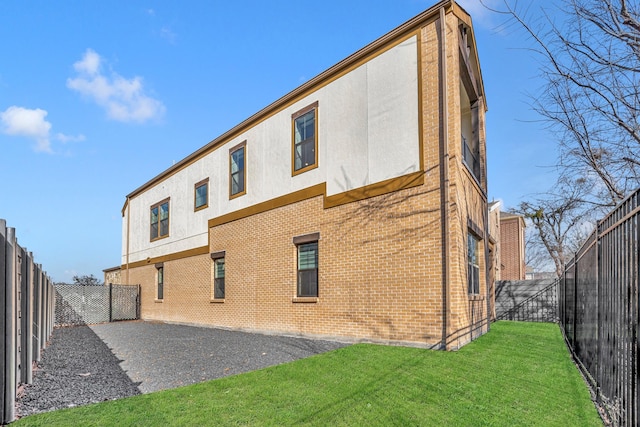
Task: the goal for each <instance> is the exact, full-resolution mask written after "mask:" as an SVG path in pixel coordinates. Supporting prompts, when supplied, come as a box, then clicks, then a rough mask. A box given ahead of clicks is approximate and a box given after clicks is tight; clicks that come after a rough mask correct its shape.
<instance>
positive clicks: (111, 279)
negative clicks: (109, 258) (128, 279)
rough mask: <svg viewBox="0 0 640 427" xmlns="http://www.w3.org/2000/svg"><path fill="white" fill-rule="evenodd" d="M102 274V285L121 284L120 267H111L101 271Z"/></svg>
mask: <svg viewBox="0 0 640 427" xmlns="http://www.w3.org/2000/svg"><path fill="white" fill-rule="evenodd" d="M102 272H103V273H104V284H105V286H106V285H108V284H109V283H113V284H114V285H116V284H121V283H122V281H121V280H122V279H121V274H120V272H121V267H120V266H118V267H112V268H106V269H104V270H102Z"/></svg>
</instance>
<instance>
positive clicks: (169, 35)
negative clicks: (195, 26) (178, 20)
mask: <svg viewBox="0 0 640 427" xmlns="http://www.w3.org/2000/svg"><path fill="white" fill-rule="evenodd" d="M160 37H162V38H163V39H165V40H167V41H168V42H169V43H171V44H176V41H177V40H178V35H177V34H176V33H174V32H173V30H171V28H169V27H162V29H160Z"/></svg>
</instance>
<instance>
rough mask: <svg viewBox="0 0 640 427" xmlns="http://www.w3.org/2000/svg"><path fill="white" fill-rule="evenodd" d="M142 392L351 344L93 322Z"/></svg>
mask: <svg viewBox="0 0 640 427" xmlns="http://www.w3.org/2000/svg"><path fill="white" fill-rule="evenodd" d="M92 329H93V331H94V332H95V333H96V334H97V335H98V336H100V338H101V339H102V340H103V341H104V342H105V343H106V344H107V345H108V346H109V347H110V348H111V350H112V351H113V353H114V354H115V355H116V356H117V357H118V358H119V359H122V364H121V366H122V369H124V370H125V371H126V372H127V374H128V375H129V377H130V378H131V380H132V381H134V382H136V383H138V384H139V386H138V388H139V389H140V391H141V392H142V393H150V392H153V391H158V390H164V389H168V388H175V387H180V386H184V385H188V384H194V383H198V382H202V381H207V380H212V379H215V378H221V377H225V376H229V375H235V374H239V373H242V372H248V371H253V370H256V369H261V368H266V367H267V366H273V365H278V364H281V363H285V362H291V361H293V360H297V359H301V358H304V357H309V356H312V355H314V354H319V353H324V352H326V351H329V350H334V349H336V348H340V347H344V346H345V345H347V344H344V343H338V342H333V341H322V340H312V339H304V338H294V337H283V336H277V335H262V334H254V333H247V332H239V331H228V330H223V329H213V328H200V327H194V326H185V325H176V324H169V323H159V322H118V323H108V324H102V325H96V326H92Z"/></svg>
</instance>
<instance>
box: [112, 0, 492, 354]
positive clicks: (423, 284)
mask: <svg viewBox="0 0 640 427" xmlns="http://www.w3.org/2000/svg"><path fill="white" fill-rule="evenodd" d="M485 111H486V105H485V101H484V88H483V83H482V77H481V73H480V66H479V62H478V58H477V50H476V46H475V40H474V36H473V29H472V24H471V18H470V16H469V15H468V14H467V13H466V12H465V11H464V10H463V9H462V8H460V7H459V6H458V5H457V4H456V3H455V2H454V1H451V0H446V1H441V2H438V3H437V4H435V5H434V6H432V7H430V8H429V9H427V10H426V11H424V12H423V13H422V14H420V15H418V16H416V17H414V18H413V19H411V20H409V21H407V22H406V23H404V24H403V25H401V26H399V27H398V28H396V29H394V30H393V31H391V32H389V33H388V34H386V35H384V36H382V37H381V38H379V39H378V40H376V41H374V42H372V43H371V44H369V45H368V46H365V47H364V48H362V49H360V50H359V51H357V52H356V53H354V54H352V55H351V56H349V57H348V58H346V59H344V60H343V61H341V62H339V63H338V64H336V65H334V66H333V67H331V68H329V69H328V70H326V71H324V72H323V73H321V74H319V75H318V76H316V77H315V78H313V79H312V80H310V81H308V82H307V83H305V84H303V85H302V86H300V87H298V88H297V89H295V90H293V91H292V92H290V93H288V94H286V95H285V96H283V97H282V98H280V99H278V100H277V101H275V102H274V103H272V104H271V105H269V106H267V107H266V108H264V109H263V110H261V111H259V112H257V113H256V114H254V115H253V116H251V117H249V118H248V119H246V120H245V121H243V122H242V123H240V124H238V125H237V126H235V127H234V128H232V129H230V130H229V131H228V132H226V133H224V134H223V135H221V136H219V137H217V138H216V139H214V140H213V141H211V142H210V143H208V144H207V145H205V146H203V147H202V148H200V149H199V150H197V151H196V152H194V153H192V154H191V155H189V156H188V157H186V158H185V159H183V160H182V161H180V162H178V163H177V164H175V165H174V166H172V167H171V168H169V169H167V170H166V171H164V172H162V173H161V174H160V175H158V176H156V177H155V178H153V179H151V180H150V181H149V182H147V183H145V184H144V185H142V186H141V187H139V188H137V189H136V190H134V191H133V192H131V193H130V194H129V195H127V197H126V202H125V204H124V207H123V209H122V216H123V227H122V272H121V275H122V281H123V282H124V283H139V284H141V285H142V298H141V313H142V318H143V319H147V320H160V321H167V322H177V323H187V324H199V325H207V326H214V327H221V328H229V329H238V330H248V331H257V332H264V333H278V334H289V335H300V336H309V337H324V338H333V339H342V340H346V341H370V342H383V343H398V344H407V345H417V346H424V347H434V348H446V349H455V348H459V347H460V346H462V345H464V344H466V343H468V342H469V341H471V340H472V339H474V338H475V337H477V336H479V335H480V334H482V333H484V332H486V331H487V329H488V319H489V313H490V311H491V309H492V308H491V301H492V298H491V297H490V295H489V294H490V292H491V291H492V287H487V277H488V266H487V264H488V263H487V262H486V260H485V258H486V254H487V253H488V249H487V248H488V240H489V239H488V238H487V236H488V219H487V216H488V204H487V179H486V160H485Z"/></svg>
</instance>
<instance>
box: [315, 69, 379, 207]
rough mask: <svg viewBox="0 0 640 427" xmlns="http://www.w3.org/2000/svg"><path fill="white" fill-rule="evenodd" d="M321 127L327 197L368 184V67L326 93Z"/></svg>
mask: <svg viewBox="0 0 640 427" xmlns="http://www.w3.org/2000/svg"><path fill="white" fill-rule="evenodd" d="M325 92H326V93H327V96H326V101H325V102H324V104H323V105H322V110H321V117H320V118H321V121H320V126H321V129H322V130H323V137H324V139H326V141H325V146H326V149H325V150H322V151H324V152H326V154H325V156H326V159H327V177H328V179H327V195H332V194H337V193H343V192H345V191H348V190H352V189H354V188H358V187H362V186H365V185H367V184H368V183H369V162H368V144H367V142H368V125H367V120H368V113H367V102H368V101H367V68H366V66H361V67H358V68H357V69H355V70H354V71H352V72H351V73H349V74H347V75H346V76H344V77H342V78H340V79H338V80H336V81H335V82H333V83H332V84H331V85H330V86H329V87H328V88H327V90H326V91H325Z"/></svg>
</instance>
